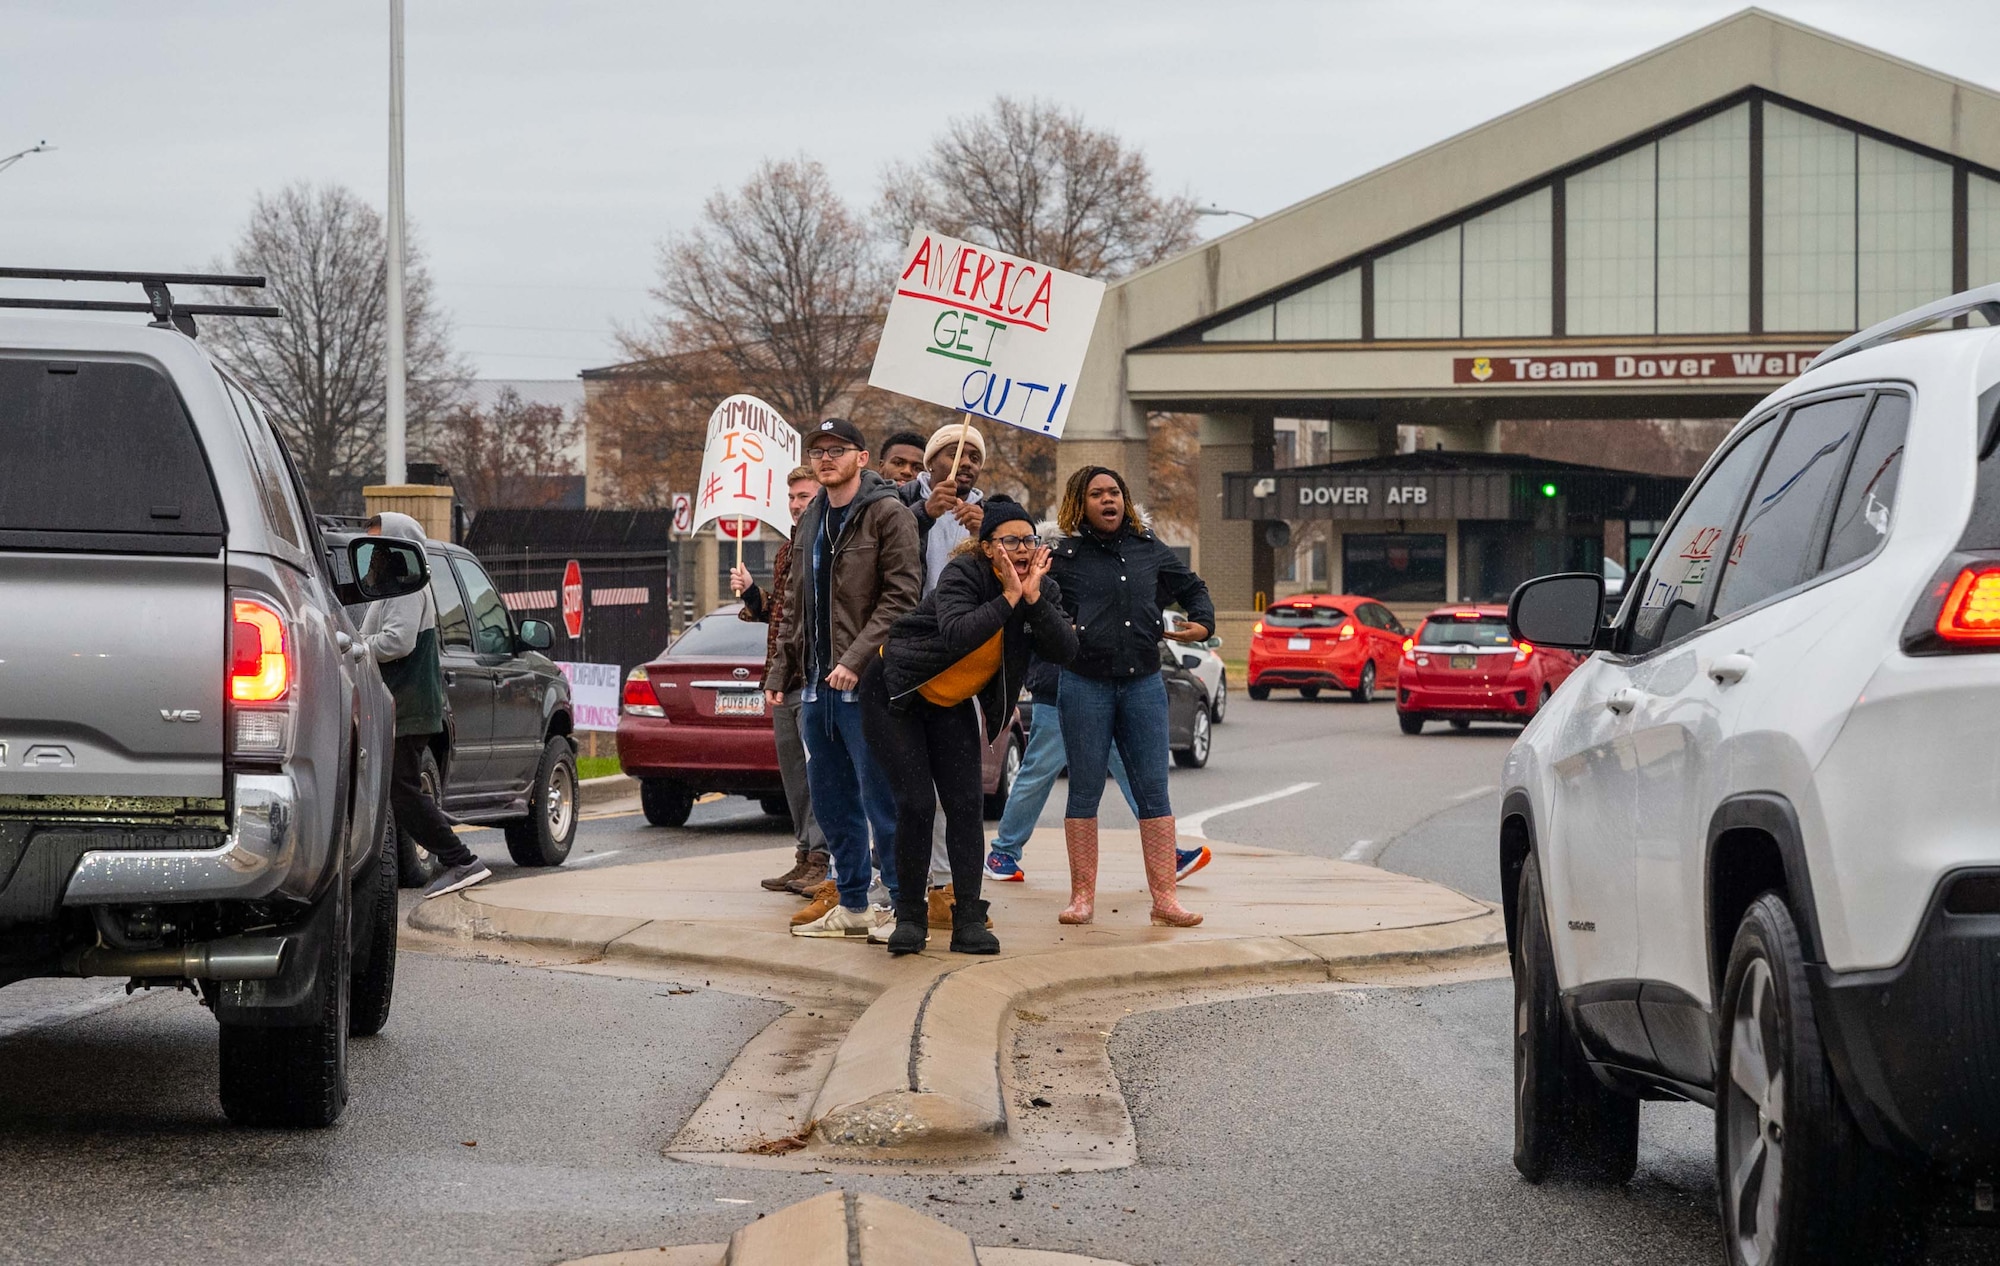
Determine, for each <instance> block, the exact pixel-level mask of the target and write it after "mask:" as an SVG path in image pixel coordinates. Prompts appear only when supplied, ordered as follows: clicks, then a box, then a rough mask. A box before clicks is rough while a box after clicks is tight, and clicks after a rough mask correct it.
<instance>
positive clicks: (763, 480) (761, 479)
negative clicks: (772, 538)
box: [675, 396, 799, 536]
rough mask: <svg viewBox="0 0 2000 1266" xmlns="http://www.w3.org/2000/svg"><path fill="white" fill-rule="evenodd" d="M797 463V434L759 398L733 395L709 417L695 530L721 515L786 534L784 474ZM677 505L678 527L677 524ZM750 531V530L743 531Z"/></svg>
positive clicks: (789, 520)
mask: <svg viewBox="0 0 2000 1266" xmlns="http://www.w3.org/2000/svg"><path fill="white" fill-rule="evenodd" d="M798 464H799V433H798V432H797V431H794V430H793V429H792V428H791V425H790V424H789V423H787V422H786V421H785V419H784V418H782V417H780V416H778V411H777V410H776V409H773V408H772V407H771V406H770V405H768V404H765V403H764V402H763V401H762V400H759V399H758V398H757V397H755V396H731V397H729V398H728V399H727V400H724V401H723V402H722V403H721V404H719V405H716V406H715V412H713V413H711V414H709V415H708V439H707V440H706V441H705V443H704V445H703V447H702V453H701V482H700V483H699V484H698V485H697V487H696V491H695V495H694V518H693V521H692V522H690V523H689V524H688V530H690V531H692V530H693V529H695V528H698V527H700V526H701V525H702V524H704V523H708V522H710V521H711V520H714V519H719V518H730V519H761V520H763V521H764V522H766V523H768V524H770V525H771V526H772V527H773V528H775V529H777V530H778V531H779V532H781V533H783V534H784V535H786V536H790V535H791V534H792V512H791V510H790V509H789V508H787V506H786V504H785V476H786V475H788V474H790V473H791V472H792V471H793V470H794V469H795V468H796V467H797V466H798ZM679 525H680V523H679V507H678V506H677V507H675V526H676V527H679ZM747 534H748V533H747V532H746V533H745V535H747Z"/></svg>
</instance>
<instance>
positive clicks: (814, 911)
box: [792, 879, 840, 927]
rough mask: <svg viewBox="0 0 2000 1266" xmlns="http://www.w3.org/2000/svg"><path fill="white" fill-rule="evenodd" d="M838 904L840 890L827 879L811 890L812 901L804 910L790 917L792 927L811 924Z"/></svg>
mask: <svg viewBox="0 0 2000 1266" xmlns="http://www.w3.org/2000/svg"><path fill="white" fill-rule="evenodd" d="M839 904H840V889H839V887H838V886H836V885H835V884H834V882H833V881H832V880H831V879H828V880H826V881H824V882H822V883H821V884H820V886H819V887H817V888H815V889H813V895H812V900H811V901H810V902H808V903H807V904H806V908H805V909H803V910H801V911H799V912H798V913H797V914H795V915H793V916H792V926H793V927H798V926H799V925H801V924H804V923H811V922H812V921H813V920H814V919H817V918H819V917H820V916H821V915H823V914H825V913H826V912H827V911H828V910H831V909H833V908H834V907H835V906H837V905H839Z"/></svg>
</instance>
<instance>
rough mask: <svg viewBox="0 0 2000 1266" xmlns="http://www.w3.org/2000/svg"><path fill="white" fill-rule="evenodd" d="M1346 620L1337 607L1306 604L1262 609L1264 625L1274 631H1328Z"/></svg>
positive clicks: (1345, 616)
mask: <svg viewBox="0 0 2000 1266" xmlns="http://www.w3.org/2000/svg"><path fill="white" fill-rule="evenodd" d="M1346 618H1347V612H1345V611H1342V610H1341V609H1340V608H1339V607H1315V606H1310V605H1308V604H1306V603H1298V604H1296V605H1285V606H1274V607H1266V608H1264V623H1265V624H1267V625H1269V626H1270V627H1271V628H1274V629H1330V628H1334V627H1336V626H1338V625H1339V624H1340V622H1341V621H1342V620H1345V619H1346Z"/></svg>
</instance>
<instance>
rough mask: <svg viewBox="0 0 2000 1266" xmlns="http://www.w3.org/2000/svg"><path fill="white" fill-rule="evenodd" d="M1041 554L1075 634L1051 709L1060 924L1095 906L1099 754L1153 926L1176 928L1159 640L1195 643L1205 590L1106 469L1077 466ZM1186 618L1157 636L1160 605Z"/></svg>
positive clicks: (1203, 624)
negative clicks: (1055, 536)
mask: <svg viewBox="0 0 2000 1266" xmlns="http://www.w3.org/2000/svg"><path fill="white" fill-rule="evenodd" d="M1056 522H1057V524H1058V525H1059V526H1060V527H1061V528H1062V530H1063V532H1064V533H1065V535H1064V536H1063V537H1061V538H1060V539H1059V540H1057V541H1056V542H1055V544H1054V546H1053V555H1054V558H1053V567H1052V569H1051V572H1050V574H1051V575H1052V576H1054V577H1055V580H1056V583H1057V585H1058V586H1059V587H1060V590H1061V602H1062V606H1063V609H1064V610H1065V611H1066V612H1067V613H1068V614H1069V618H1070V621H1071V622H1072V623H1073V624H1075V625H1076V637H1077V647H1078V649H1077V655H1076V658H1075V659H1074V660H1072V661H1071V662H1070V664H1069V666H1068V667H1067V668H1065V669H1063V673H1062V684H1061V686H1060V687H1059V690H1058V693H1057V697H1056V703H1057V707H1058V709H1059V710H1060V712H1061V716H1062V735H1063V746H1064V747H1065V748H1066V749H1067V750H1068V754H1069V805H1068V807H1067V808H1066V809H1065V810H1064V812H1063V839H1064V841H1065V842H1066V843H1067V844H1068V846H1069V888H1070V902H1069V907H1068V908H1067V909H1065V910H1064V911H1063V912H1062V914H1061V916H1060V917H1061V919H1062V921H1063V922H1064V923H1088V922H1090V921H1091V918H1092V915H1093V914H1094V913H1095V906H1096V900H1097V803H1098V801H1099V800H1100V799H1101V798H1102V797H1103V795H1104V779H1105V766H1106V764H1107V763H1108V762H1109V760H1110V753H1111V745H1112V744H1113V743H1116V744H1117V745H1118V754H1119V756H1120V757H1122V758H1123V760H1124V762H1125V769H1126V772H1127V773H1128V774H1130V776H1131V780H1132V795H1133V797H1134V798H1135V799H1136V800H1137V801H1138V805H1139V842H1140V847H1141V849H1142V850H1143V852H1144V854H1145V859H1146V886H1147V887H1148V888H1149V889H1151V890H1152V894H1153V922H1154V923H1156V924H1159V925H1161V926H1163V927H1177V928H1188V927H1193V926H1194V925H1195V924H1197V923H1200V922H1201V916H1200V915H1198V914H1195V913H1193V912H1192V911H1189V910H1184V909H1182V908H1181V904H1180V902H1179V901H1177V900H1176V899H1175V897H1174V871H1175V866H1176V861H1175V853H1174V845H1175V838H1174V811H1173V808H1172V806H1171V805H1170V804H1169V803H1168V801H1167V688H1166V683H1165V682H1164V681H1163V680H1162V679H1161V677H1160V653H1159V649H1158V646H1159V640H1160V638H1162V637H1166V638H1170V639H1172V640H1174V641H1179V642H1198V641H1201V640H1203V639H1205V638H1206V637H1207V636H1208V631H1209V629H1211V628H1213V627H1214V625H1215V606H1214V604H1213V603H1211V602H1210V601H1209V597H1208V586H1207V585H1205V584H1203V583H1202V581H1201V577H1199V576H1197V575H1195V574H1194V572H1193V571H1191V570H1189V568H1188V566H1187V564H1185V563H1183V562H1181V561H1180V559H1179V557H1178V556H1176V555H1175V554H1174V552H1173V551H1172V550H1170V549H1168V548H1167V546H1166V545H1165V544H1164V543H1163V542H1161V540H1160V539H1159V538H1158V537H1157V536H1154V535H1153V533H1152V532H1151V531H1149V530H1148V529H1147V528H1146V525H1145V524H1144V523H1142V522H1140V520H1139V515H1138V512H1137V511H1136V510H1135V509H1134V508H1133V506H1132V498H1131V494H1130V493H1129V492H1128V491H1127V490H1126V488H1125V480H1124V479H1123V478H1122V477H1120V475H1119V474H1118V472H1117V471H1115V470H1110V469H1107V468H1106V467H1103V466H1086V467H1084V468H1083V469H1082V470H1079V471H1077V472H1076V474H1074V475H1072V476H1071V477H1070V480H1069V483H1068V484H1067V485H1066V486H1065V487H1064V489H1063V499H1062V507H1061V508H1060V509H1059V510H1058V511H1057V513H1056ZM1166 603H1174V604H1177V605H1179V606H1180V608H1181V609H1182V610H1183V611H1185V612H1186V613H1187V617H1188V618H1187V620H1186V621H1185V622H1183V623H1182V624H1181V626H1180V628H1179V629H1177V630H1174V631H1172V632H1168V631H1167V630H1166V628H1165V625H1164V621H1163V620H1162V619H1161V616H1160V608H1161V606H1162V605H1163V604H1166Z"/></svg>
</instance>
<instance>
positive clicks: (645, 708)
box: [623, 668, 667, 717]
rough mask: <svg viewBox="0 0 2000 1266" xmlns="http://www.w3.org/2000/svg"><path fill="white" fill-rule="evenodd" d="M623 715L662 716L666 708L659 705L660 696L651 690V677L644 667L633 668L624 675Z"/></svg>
mask: <svg viewBox="0 0 2000 1266" xmlns="http://www.w3.org/2000/svg"><path fill="white" fill-rule="evenodd" d="M623 700H624V704H625V715H626V716H634V717H664V716H665V715H667V710H666V709H665V708H663V707H661V706H660V696H659V695H658V694H656V693H655V692H654V690H653V681H652V678H650V677H648V676H646V670H645V669H644V668H635V669H633V670H632V671H631V672H629V673H627V674H626V675H625V694H624V696H623Z"/></svg>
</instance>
